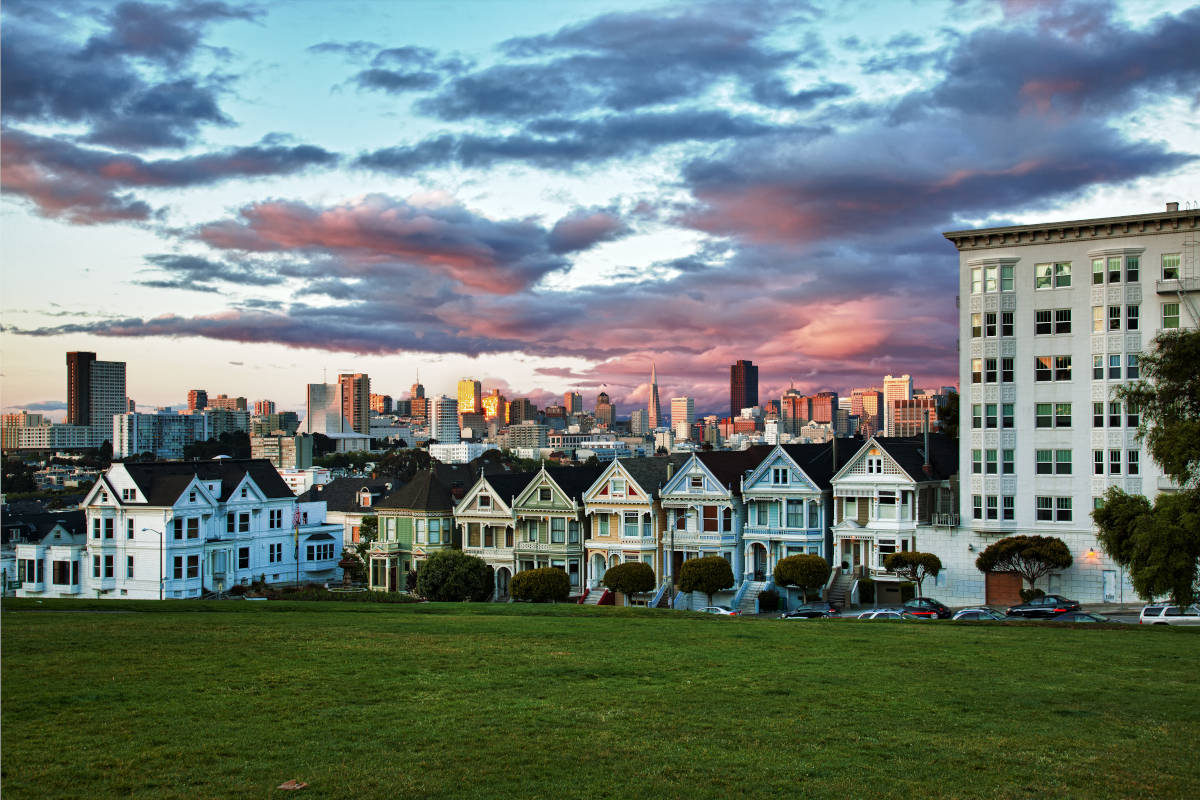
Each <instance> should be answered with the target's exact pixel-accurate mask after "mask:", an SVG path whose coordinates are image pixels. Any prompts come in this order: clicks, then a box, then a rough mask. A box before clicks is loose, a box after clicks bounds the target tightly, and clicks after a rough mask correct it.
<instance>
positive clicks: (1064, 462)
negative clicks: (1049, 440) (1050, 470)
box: [1054, 450, 1071, 475]
mask: <svg viewBox="0 0 1200 800" xmlns="http://www.w3.org/2000/svg"><path fill="white" fill-rule="evenodd" d="M1054 474H1055V475H1070V474H1071V451H1070V450H1055V451H1054Z"/></svg>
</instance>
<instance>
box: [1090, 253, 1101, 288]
mask: <svg viewBox="0 0 1200 800" xmlns="http://www.w3.org/2000/svg"><path fill="white" fill-rule="evenodd" d="M1092 283H1093V284H1094V285H1098V284H1102V283H1104V259H1103V258H1093V259H1092Z"/></svg>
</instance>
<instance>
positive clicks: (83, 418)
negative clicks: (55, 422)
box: [66, 352, 129, 447]
mask: <svg viewBox="0 0 1200 800" xmlns="http://www.w3.org/2000/svg"><path fill="white" fill-rule="evenodd" d="M128 410H129V398H128V396H127V395H126V394H125V362H124V361H97V360H96V354H95V353H85V352H74V353H67V420H66V421H67V423H68V424H70V425H83V426H87V427H89V428H91V433H90V436H89V438H90V441H91V444H92V446H93V447H97V446H99V445H101V444H103V443H104V442H112V441H113V417H114V416H117V415H118V414H125V413H127V412H128Z"/></svg>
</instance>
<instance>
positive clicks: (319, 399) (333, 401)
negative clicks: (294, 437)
mask: <svg viewBox="0 0 1200 800" xmlns="http://www.w3.org/2000/svg"><path fill="white" fill-rule="evenodd" d="M301 430H302V431H303V432H304V433H323V434H330V433H349V432H350V431H351V430H352V428H351V427H350V422H349V421H348V420H347V419H346V418H345V415H343V414H342V387H341V385H340V384H337V383H310V384H308V390H307V393H306V396H305V413H304V422H303V424H302V425H301Z"/></svg>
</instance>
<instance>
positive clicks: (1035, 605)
mask: <svg viewBox="0 0 1200 800" xmlns="http://www.w3.org/2000/svg"><path fill="white" fill-rule="evenodd" d="M1078 610H1079V603H1078V602H1077V601H1075V600H1068V599H1067V598H1065V597H1063V596H1062V595H1059V594H1045V595H1042V596H1041V597H1035V598H1033V599H1032V600H1030V601H1029V602H1028V603H1022V604H1021V605H1019V606H1013V607H1012V608H1010V609H1008V611H1005V612H1004V613H1005V614H1007V615H1008V616H1010V617H1024V618H1025V619H1050V618H1051V617H1057V616H1058V615H1059V614H1065V613H1067V612H1068V611H1078Z"/></svg>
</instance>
